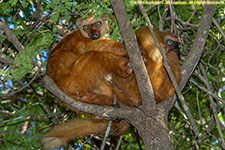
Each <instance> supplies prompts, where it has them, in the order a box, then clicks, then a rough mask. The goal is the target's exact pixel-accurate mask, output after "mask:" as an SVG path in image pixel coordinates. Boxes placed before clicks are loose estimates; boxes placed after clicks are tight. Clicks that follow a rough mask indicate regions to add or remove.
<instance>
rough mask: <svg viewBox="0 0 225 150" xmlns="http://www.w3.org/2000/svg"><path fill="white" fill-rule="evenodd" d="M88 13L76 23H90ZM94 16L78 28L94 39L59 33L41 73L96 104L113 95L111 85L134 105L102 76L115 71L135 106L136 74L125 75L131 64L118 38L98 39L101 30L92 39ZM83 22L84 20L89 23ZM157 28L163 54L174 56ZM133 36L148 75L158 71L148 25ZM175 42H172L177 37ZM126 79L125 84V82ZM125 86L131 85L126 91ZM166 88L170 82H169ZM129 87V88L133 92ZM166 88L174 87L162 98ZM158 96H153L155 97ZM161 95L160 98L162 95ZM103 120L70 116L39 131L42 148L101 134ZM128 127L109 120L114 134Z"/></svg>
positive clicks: (158, 57) (159, 60) (71, 93)
mask: <svg viewBox="0 0 225 150" xmlns="http://www.w3.org/2000/svg"><path fill="white" fill-rule="evenodd" d="M89 17H91V16H88V18H87V19H84V20H81V22H82V21H83V22H86V21H87V20H88V21H87V22H90V20H92V19H90V18H89ZM89 19H90V20H89ZM102 19H103V18H102ZM98 21H99V20H98ZM98 21H93V22H92V23H91V25H90V24H88V23H87V24H85V26H83V27H82V26H81V27H80V30H81V31H84V30H83V29H85V30H86V31H87V30H89V31H87V34H86V36H87V35H88V37H91V38H92V39H94V40H91V39H90V38H87V37H85V34H84V33H82V32H80V31H79V30H75V31H73V32H71V33H70V34H68V35H66V36H65V37H63V39H62V40H61V41H60V42H59V43H58V44H57V45H56V46H55V47H54V48H53V50H52V52H51V54H50V57H49V59H48V63H47V71H46V73H47V74H48V75H49V76H50V77H52V78H53V80H54V81H55V83H56V84H57V85H58V86H59V88H61V89H62V91H63V92H65V93H66V94H67V95H69V96H71V97H72V98H74V99H76V100H79V101H83V102H87V103H91V104H97V105H112V104H113V99H112V95H113V90H114V91H115V93H116V95H117V96H118V98H119V100H120V101H121V102H123V103H125V104H127V105H129V106H133V105H132V104H130V101H129V100H128V99H127V98H126V97H125V98H124V97H123V95H122V94H121V93H120V92H119V90H118V89H117V88H116V87H114V88H113V87H112V85H111V84H110V83H109V82H108V81H107V80H106V77H107V76H111V74H112V73H114V74H115V75H116V79H117V80H118V83H119V84H120V85H121V87H122V89H123V88H124V89H123V90H125V91H126V93H127V92H128V93H129V94H128V95H129V96H131V98H132V100H133V101H134V102H135V103H136V105H140V104H141V99H140V94H139V91H138V89H137V85H136V80H135V76H134V74H133V73H132V74H130V73H131V69H130V68H129V66H128V62H129V61H128V59H127V58H126V57H124V56H126V49H125V47H124V45H122V44H121V43H119V42H116V41H113V40H111V39H105V38H102V37H101V36H103V34H100V35H101V36H99V37H101V38H98V39H96V36H92V34H93V33H94V32H93V31H92V30H90V28H89V27H91V28H92V29H94V28H95V30H94V31H96V26H95V23H97V22H98ZM104 22H105V20H104V21H102V22H101V24H104ZM80 24H81V23H80ZM98 24H99V23H98ZM86 25H88V28H87V27H86ZM96 25H97V24H96ZM97 26H98V25H97ZM97 30H99V31H102V30H103V29H100V28H97ZM140 30H141V29H140ZM86 31H84V32H86ZM156 32H157V33H156V34H157V38H158V39H159V41H160V44H161V45H162V47H163V49H164V50H165V52H166V53H167V57H168V59H169V60H170V59H174V58H173V57H175V56H176V53H172V55H171V54H169V53H171V52H174V49H175V48H174V49H171V47H170V46H171V45H167V46H165V44H166V43H165V41H163V40H165V39H166V38H163V36H162V35H161V34H160V33H159V32H158V31H156ZM136 35H137V39H138V42H139V45H140V46H141V47H143V49H144V51H145V54H144V57H145V58H146V60H147V62H146V67H147V70H148V71H149V75H150V78H151V74H154V72H160V71H159V70H158V69H162V67H161V65H162V66H163V62H162V56H161V54H160V52H159V50H158V49H157V47H156V45H155V42H154V40H153V39H152V37H151V34H150V32H149V31H148V30H146V31H145V30H143V31H137V32H136ZM166 41H167V40H166ZM175 43H177V41H176V42H175ZM166 49H169V52H167V51H166ZM175 58H176V57H175ZM174 61H175V62H176V61H177V63H174V64H172V65H178V67H175V68H179V62H178V59H174ZM154 66H155V67H154ZM151 67H152V68H151ZM162 70H163V69H162ZM172 70H173V69H172ZM178 72H179V71H178ZM161 73H162V74H163V75H164V76H165V77H166V74H167V73H166V72H165V71H161ZM129 74H130V75H129ZM164 76H163V77H164ZM175 76H176V75H175ZM153 77H154V76H153ZM156 77H157V76H156ZM159 77H161V76H159ZM166 79H167V82H168V83H169V82H170V81H168V79H169V78H168V77H167V78H166ZM161 80H164V79H161ZM151 81H152V80H151ZM153 82H154V81H153ZM126 84H127V85H128V86H126ZM154 85H155V84H153V89H154ZM129 87H131V88H130V89H128V90H127V88H129ZM168 88H173V87H171V86H170V85H169V87H168ZM156 89H157V88H156ZM154 90H155V89H154ZM165 90H166V88H165ZM130 92H134V94H133V93H130ZM169 92H170V93H173V92H174V91H173V90H172V91H171V90H169V91H164V94H166V97H169V95H170V94H167V93H169ZM159 94H160V92H159ZM133 95H134V96H133ZM164 98H165V97H164ZM157 100H158V99H157V97H156V101H157ZM161 100H164V99H163V98H162V99H161ZM63 104H64V105H65V106H67V107H69V108H70V109H71V110H73V111H76V112H78V111H77V110H75V109H74V108H71V107H70V106H68V105H67V104H65V103H63ZM78 113H80V112H78ZM107 124H108V122H107V121H105V120H91V119H77V118H75V119H72V120H70V121H68V122H66V123H65V124H62V125H57V126H55V127H54V128H53V129H52V130H51V131H49V132H48V133H47V134H45V135H44V136H46V138H42V139H41V140H40V142H41V144H42V146H43V148H44V149H47V150H48V149H54V148H57V147H61V146H63V145H65V144H67V142H68V141H70V140H71V139H73V138H78V137H84V136H88V135H90V134H103V133H104V132H105V130H106V128H107ZM128 128H129V124H128V123H127V122H126V121H125V120H122V121H120V122H119V123H116V122H114V123H113V125H112V131H114V130H116V131H115V132H114V134H113V135H122V134H123V133H124V132H125V131H126V130H127V129H128Z"/></svg>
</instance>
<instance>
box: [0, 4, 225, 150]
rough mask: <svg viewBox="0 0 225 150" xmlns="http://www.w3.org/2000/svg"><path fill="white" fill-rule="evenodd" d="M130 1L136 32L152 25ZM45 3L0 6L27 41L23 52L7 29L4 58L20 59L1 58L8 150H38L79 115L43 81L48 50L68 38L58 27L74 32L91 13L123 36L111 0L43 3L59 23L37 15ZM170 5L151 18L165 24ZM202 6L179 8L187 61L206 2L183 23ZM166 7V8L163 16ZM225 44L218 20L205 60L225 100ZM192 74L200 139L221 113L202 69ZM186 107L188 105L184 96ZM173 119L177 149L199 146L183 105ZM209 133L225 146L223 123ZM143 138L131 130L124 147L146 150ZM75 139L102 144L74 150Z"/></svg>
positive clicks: (0, 14)
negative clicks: (50, 133) (56, 127)
mask: <svg viewBox="0 0 225 150" xmlns="http://www.w3.org/2000/svg"><path fill="white" fill-rule="evenodd" d="M126 3H127V5H126V7H127V12H128V16H129V19H130V20H131V23H132V25H133V28H134V30H136V29H137V28H138V27H140V26H143V25H146V22H145V21H144V18H143V16H142V15H141V14H140V12H139V11H138V8H137V5H131V4H129V1H126ZM37 5H38V3H37V2H36V1H31V0H20V1H18V0H9V1H6V0H3V1H2V2H1V3H0V19H1V21H3V22H5V23H6V24H8V25H9V27H10V28H11V30H12V32H13V33H14V34H15V36H16V37H17V38H18V40H19V41H20V42H21V44H22V45H23V46H24V49H23V52H19V51H18V50H16V48H15V46H14V45H13V44H12V43H11V42H10V41H9V40H8V38H7V36H6V35H5V34H0V46H1V52H0V53H1V54H0V55H3V54H4V55H6V56H7V58H10V59H13V63H12V64H11V63H7V62H3V61H0V81H1V83H0V93H1V95H0V122H1V125H0V131H1V132H0V149H2V150H8V149H10V150H12V149H21V150H22V149H38V148H39V147H40V144H39V143H38V138H39V136H41V135H42V134H43V133H45V132H46V131H47V130H48V129H50V127H51V125H53V124H58V123H59V122H62V121H64V120H66V119H68V118H71V117H75V116H76V115H75V114H74V113H72V112H71V111H69V110H68V109H65V108H64V107H62V106H60V105H58V104H56V103H55V102H54V97H53V96H52V95H51V94H50V93H48V92H47V90H46V89H45V88H44V87H43V84H42V83H41V77H42V76H43V75H44V72H45V64H46V60H47V55H48V51H49V50H50V49H51V48H52V47H53V46H54V44H55V43H56V42H58V41H59V40H60V38H61V37H62V36H63V33H60V32H58V25H60V26H61V27H64V28H66V29H68V30H70V31H71V30H73V29H75V28H76V26H75V22H76V20H77V19H78V18H82V17H86V16H87V15H88V13H92V14H94V15H95V17H97V18H98V17H101V16H102V15H103V14H107V15H108V17H109V21H110V25H111V31H110V32H112V38H113V39H114V40H121V39H120V30H119V28H118V25H117V23H116V18H115V16H114V13H113V9H112V6H111V5H110V2H109V1H107V2H103V1H101V0H97V1H95V2H94V3H93V2H92V1H91V0H87V1H82V0H77V1H74V0H54V1H49V0H44V1H42V3H41V7H42V9H43V13H44V14H45V15H47V16H50V20H51V25H48V24H47V23H45V22H44V21H43V20H40V19H41V15H40V14H39V16H38V17H39V18H38V17H36V16H35V11H36V10H37ZM148 7H149V5H145V8H148ZM165 9H168V6H166V5H160V7H159V11H158V7H157V6H155V7H153V8H152V9H151V10H150V11H148V16H149V18H150V19H151V22H152V23H153V25H154V26H156V27H158V26H159V24H160V20H159V17H160V15H162V14H163V13H164V11H165ZM194 9H195V7H194V6H191V5H175V6H174V13H175V16H177V17H178V18H179V19H180V20H181V21H183V22H179V21H177V20H176V21H175V24H176V32H177V33H179V35H180V36H181V38H182V42H181V43H182V45H181V46H182V56H181V60H182V61H184V60H185V58H186V56H187V54H188V52H189V51H190V48H191V44H192V43H193V41H194V38H195V34H196V32H197V28H196V26H194V25H198V24H199V22H200V16H201V14H202V11H203V7H202V6H199V7H198V8H197V11H196V13H195V14H194V16H193V17H192V18H191V19H190V22H189V23H190V24H191V25H184V24H183V25H182V23H185V22H186V21H188V19H189V17H190V16H191V15H192V12H193V11H194ZM224 11H225V6H223V5H218V7H217V10H216V14H215V19H216V20H217V22H218V24H219V26H220V27H221V29H222V30H223V31H224V30H225V19H224ZM158 12H160V15H159V14H158ZM170 16H171V14H170V11H168V12H167V15H166V16H165V18H164V19H165V20H164V26H163V27H164V29H168V28H171V18H170ZM0 33H4V32H3V30H0ZM224 43H225V39H224V37H223V36H222V34H221V33H220V31H219V30H218V27H216V26H215V24H212V27H211V29H210V34H209V37H208V39H207V42H206V46H205V49H204V53H203V55H202V58H201V61H200V63H201V64H202V65H203V66H204V68H205V70H206V73H207V74H206V77H207V78H206V79H208V80H209V83H211V84H210V85H211V88H212V89H211V91H213V93H214V94H216V95H217V96H218V95H219V96H220V97H221V98H223V99H225V80H224V79H225V61H224V59H225V53H224V51H225V46H224ZM39 69H41V71H40V72H38V71H37V70H39ZM196 71H197V72H198V73H199V74H202V69H201V67H200V65H198V66H197V69H196ZM36 74H38V76H37V79H36V80H35V81H33V82H32V84H29V82H30V81H31V79H32V78H33V77H34V76H35V75H36ZM192 79H193V80H194V81H196V82H197V83H198V85H196V84H194V83H193V82H189V83H188V84H187V85H186V87H185V90H184V92H183V94H184V97H185V100H186V101H187V103H188V105H189V108H190V110H191V112H192V114H193V116H194V119H195V120H196V122H197V125H198V128H199V129H200V137H202V136H203V135H205V134H206V133H207V132H208V131H207V129H208V127H209V124H208V123H209V122H210V121H211V120H212V118H213V115H212V107H211V105H212V104H211V103H210V98H209V95H208V94H207V93H206V92H204V91H202V90H201V89H199V87H198V86H204V87H205V81H204V80H202V79H201V78H200V77H199V76H198V74H194V75H193V76H192ZM28 84H29V86H27V87H26V88H24V89H23V90H21V91H18V92H17V90H19V89H21V88H22V87H24V86H26V85H28ZM11 92H16V93H15V94H13V95H12V96H7V95H5V96H4V95H3V94H8V93H11ZM213 100H214V101H215V102H216V105H217V110H218V114H217V116H218V117H219V120H220V122H221V124H222V125H223V126H221V130H222V133H223V136H224V137H223V138H225V134H224V133H225V128H224V125H225V121H224V116H225V115H224V114H225V104H224V103H221V102H218V101H217V100H215V99H213ZM178 104H179V105H180V103H179V101H178ZM168 124H169V129H170V130H171V132H172V136H173V139H174V147H175V148H177V149H191V148H193V147H195V142H196V139H195V137H194V135H193V133H192V132H190V130H191V129H190V125H189V123H188V120H187V119H185V118H184V117H183V116H182V115H181V114H180V112H179V111H178V110H177V109H176V108H172V109H171V111H170V114H169V122H168ZM208 134H209V137H208V138H207V139H206V140H204V141H203V143H202V145H201V148H202V149H210V146H211V147H213V149H220V147H221V143H220V142H219V140H221V137H220V136H219V134H218V127H217V126H216V125H215V124H214V125H213V127H212V129H211V130H210V131H209V133H208ZM86 141H88V142H86ZM137 141H138V140H137V138H136V134H135V132H134V130H130V131H129V132H128V133H127V134H126V135H125V136H124V137H123V140H122V145H121V149H127V150H129V149H135V148H137V149H138V148H139V146H138V145H141V146H140V147H142V149H143V142H142V141H139V142H140V143H141V144H138V142H137ZM85 142H86V143H85ZM74 143H75V147H79V146H83V147H82V148H81V149H94V147H95V148H96V143H95V141H93V140H90V138H84V139H81V140H76V141H73V142H71V144H70V145H69V146H67V148H68V149H71V147H74ZM78 145H79V146H78ZM134 147H135V148H134ZM139 149H141V148H139Z"/></svg>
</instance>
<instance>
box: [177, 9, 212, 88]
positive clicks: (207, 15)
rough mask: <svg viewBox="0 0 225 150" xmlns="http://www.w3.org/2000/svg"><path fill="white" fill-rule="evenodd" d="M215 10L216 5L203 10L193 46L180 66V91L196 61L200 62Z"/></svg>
mask: <svg viewBox="0 0 225 150" xmlns="http://www.w3.org/2000/svg"><path fill="white" fill-rule="evenodd" d="M215 10H216V5H206V6H205V8H204V10H203V14H202V17H201V21H200V24H199V28H198V31H197V34H196V37H195V40H194V44H193V46H192V48H191V51H190V53H189V54H188V56H187V60H186V61H185V63H184V64H183V66H182V79H181V83H180V88H181V90H182V89H183V88H184V87H185V85H186V83H187V81H188V79H189V78H190V76H191V75H192V73H193V71H194V69H195V67H196V65H197V64H198V61H199V60H200V57H201V55H202V52H203V49H204V45H205V42H206V39H207V37H208V33H209V29H210V25H211V23H212V20H213V16H214V13H215Z"/></svg>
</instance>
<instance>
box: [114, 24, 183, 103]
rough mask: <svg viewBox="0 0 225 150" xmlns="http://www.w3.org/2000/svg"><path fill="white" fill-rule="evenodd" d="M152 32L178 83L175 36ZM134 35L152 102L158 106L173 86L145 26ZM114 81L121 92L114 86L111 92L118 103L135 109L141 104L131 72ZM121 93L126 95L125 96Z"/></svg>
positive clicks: (177, 45) (177, 58)
mask: <svg viewBox="0 0 225 150" xmlns="http://www.w3.org/2000/svg"><path fill="white" fill-rule="evenodd" d="M154 32H155V34H156V36H157V39H158V41H159V43H160V45H161V47H162V48H163V50H164V52H165V54H166V56H167V59H168V61H169V64H170V68H171V70H172V72H173V74H174V76H175V78H176V81H177V82H178V83H179V82H180V80H181V70H180V65H179V56H178V55H177V53H178V52H179V40H178V36H177V35H176V34H173V33H170V32H162V33H161V32H159V31H158V30H157V29H154ZM135 34H136V37H137V41H138V44H139V45H140V46H141V48H142V49H144V54H143V56H144V58H145V61H146V69H147V71H148V75H149V77H150V81H151V84H152V87H153V90H154V96H155V100H156V103H160V102H162V101H164V100H166V99H167V98H169V97H170V96H172V95H173V93H174V87H173V84H172V82H171V80H170V78H169V76H168V73H167V71H166V69H165V68H164V63H163V57H162V55H161V53H160V51H159V50H158V48H157V46H156V44H155V41H154V39H153V37H152V34H151V32H150V31H149V29H148V27H146V26H145V27H141V28H139V29H138V30H137V31H136V33H135ZM116 81H117V82H118V85H119V86H120V88H121V89H122V91H121V90H120V88H119V87H118V86H115V87H114V92H115V93H116V96H117V98H118V100H119V101H122V102H123V103H125V104H127V105H128V106H134V105H137V106H138V105H141V104H142V101H141V95H140V92H139V90H138V86H137V81H136V78H135V75H134V73H132V74H130V75H129V76H128V77H127V78H121V77H119V76H116ZM124 93H126V96H125V94H124ZM128 98H129V99H130V100H129V99H128Z"/></svg>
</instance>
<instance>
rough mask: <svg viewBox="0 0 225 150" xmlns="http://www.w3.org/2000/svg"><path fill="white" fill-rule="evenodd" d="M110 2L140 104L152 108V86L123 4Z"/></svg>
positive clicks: (153, 106)
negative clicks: (134, 78)
mask: <svg viewBox="0 0 225 150" xmlns="http://www.w3.org/2000/svg"><path fill="white" fill-rule="evenodd" d="M111 4H112V6H113V9H114V12H115V14H116V18H117V21H118V24H119V28H120V31H121V34H122V37H123V39H124V41H125V45H126V48H127V51H128V54H129V57H130V60H131V64H132V66H133V69H134V72H135V75H136V79H137V83H138V88H139V91H140V94H141V97H142V104H143V106H145V108H144V109H146V110H149V109H152V110H154V108H155V105H156V102H155V98H154V94H153V88H152V86H151V83H150V79H149V76H148V73H147V70H146V67H145V64H144V62H143V60H142V57H141V54H140V51H139V47H138V44H137V40H136V37H135V35H134V33H133V29H132V26H131V23H130V20H129V18H128V15H127V12H126V8H125V5H124V3H123V1H116V0H111ZM149 106H151V107H149Z"/></svg>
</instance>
